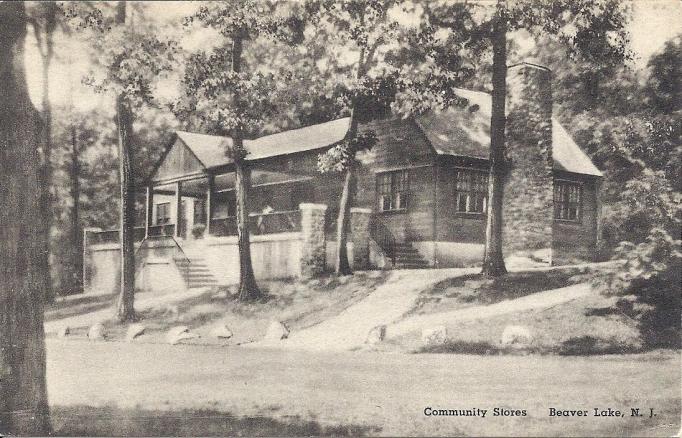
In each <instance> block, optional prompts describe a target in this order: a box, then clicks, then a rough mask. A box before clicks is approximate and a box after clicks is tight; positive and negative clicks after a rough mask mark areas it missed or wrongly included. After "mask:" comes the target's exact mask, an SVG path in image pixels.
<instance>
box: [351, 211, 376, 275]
mask: <svg viewBox="0 0 682 438" xmlns="http://www.w3.org/2000/svg"><path fill="white" fill-rule="evenodd" d="M371 216H372V210H371V209H369V208H359V207H353V208H351V209H350V232H351V242H353V269H359V270H364V269H369V221H370V218H371Z"/></svg>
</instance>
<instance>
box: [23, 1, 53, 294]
mask: <svg viewBox="0 0 682 438" xmlns="http://www.w3.org/2000/svg"><path fill="white" fill-rule="evenodd" d="M57 10H58V7H57V3H56V2H54V1H47V2H42V3H37V4H35V5H33V8H32V11H31V12H32V13H33V17H31V18H30V20H29V21H30V23H31V24H32V26H33V34H34V36H35V38H36V43H37V47H38V51H39V53H40V57H41V59H42V79H43V81H42V86H43V88H42V117H43V130H42V137H43V138H42V143H41V145H42V147H41V148H40V149H41V151H42V154H41V157H40V158H41V166H40V190H41V195H40V196H41V198H40V208H41V213H42V218H43V220H42V224H43V232H42V233H41V235H42V236H43V245H44V248H43V251H41V253H40V261H41V263H42V265H43V268H44V269H45V271H46V272H48V273H49V272H50V240H51V228H52V226H51V224H52V216H53V211H52V192H51V191H50V189H51V184H52V104H51V102H50V95H49V94H50V77H49V71H50V66H51V65H52V59H53V58H54V34H55V30H56V29H57ZM46 279H47V284H46V285H45V293H46V297H47V300H48V301H52V300H53V299H54V291H53V287H52V278H51V276H50V275H48V276H47V277H46Z"/></svg>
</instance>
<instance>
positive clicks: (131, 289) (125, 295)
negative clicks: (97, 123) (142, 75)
mask: <svg viewBox="0 0 682 438" xmlns="http://www.w3.org/2000/svg"><path fill="white" fill-rule="evenodd" d="M125 18H126V3H125V2H124V1H120V2H118V5H117V10H116V23H118V24H119V25H123V24H125ZM116 123H117V124H118V158H119V177H120V185H121V205H120V211H119V217H120V219H119V220H120V227H121V231H120V238H121V291H120V295H119V297H118V304H117V306H116V316H117V318H118V320H119V321H121V322H124V321H133V320H135V319H136V318H135V307H134V304H135V246H134V235H133V233H134V227H135V184H134V181H133V172H132V168H131V155H132V151H131V147H132V141H131V140H132V138H131V137H132V133H133V114H132V111H131V109H130V103H129V102H128V100H127V98H126V97H125V95H124V94H120V95H119V96H117V98H116ZM176 226H177V225H176Z"/></svg>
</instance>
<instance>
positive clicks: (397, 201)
mask: <svg viewBox="0 0 682 438" xmlns="http://www.w3.org/2000/svg"><path fill="white" fill-rule="evenodd" d="M409 192H410V174H409V172H408V171H407V170H397V171H394V172H386V173H381V174H378V175H377V193H378V195H379V197H378V199H379V210H380V211H394V210H405V209H407V205H408V202H409Z"/></svg>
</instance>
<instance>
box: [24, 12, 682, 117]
mask: <svg viewBox="0 0 682 438" xmlns="http://www.w3.org/2000/svg"><path fill="white" fill-rule="evenodd" d="M631 4H632V6H633V17H632V22H631V23H630V26H629V31H630V34H631V48H632V50H633V51H634V53H635V55H636V59H635V61H634V66H635V68H638V69H643V68H645V67H646V64H647V62H648V60H649V58H650V57H651V55H652V54H654V53H656V52H658V51H660V50H661V48H662V47H663V45H664V44H665V42H666V41H668V40H670V39H671V38H673V37H674V36H675V35H677V34H679V33H681V32H682V1H680V0H633V1H632V2H631ZM147 7H148V10H149V16H151V17H155V19H157V20H159V21H160V22H168V21H175V20H180V19H181V18H182V17H183V16H186V15H188V14H190V13H191V12H192V11H193V10H194V9H195V8H196V6H195V4H192V3H190V2H183V1H174V2H149V4H148V5H147ZM56 43H57V45H58V44H59V39H58V40H57V41H56ZM186 44H187V45H189V46H197V47H198V46H199V45H201V44H202V41H201V40H200V39H194V40H193V39H192V38H189V39H187V41H186ZM188 48H192V47H188ZM41 67H42V64H41V60H40V57H39V56H38V53H37V49H36V47H35V41H34V38H33V36H32V34H31V33H29V35H28V38H27V45H26V70H27V80H28V85H29V92H30V94H31V99H32V100H33V102H34V104H35V105H36V107H38V108H40V100H41V99H40V96H41V89H42V79H41V73H40V72H41ZM88 70H89V65H88V57H87V53H86V50H84V49H83V48H76V49H75V50H71V51H70V54H69V56H68V57H67V58H65V59H64V58H63V59H61V60H58V61H57V62H54V66H53V68H52V69H51V71H50V77H51V79H50V88H51V89H50V98H51V101H52V102H53V104H57V105H59V104H61V105H66V104H68V103H70V102H73V104H74V105H75V106H76V107H77V108H79V109H81V110H87V109H88V108H92V107H94V106H96V105H98V104H99V101H100V100H101V99H103V98H104V97H102V96H99V97H94V96H93V93H92V91H91V90H89V89H87V88H85V87H84V86H83V85H81V83H80V78H81V77H82V76H83V75H84V74H85V73H87V71H88Z"/></svg>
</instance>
